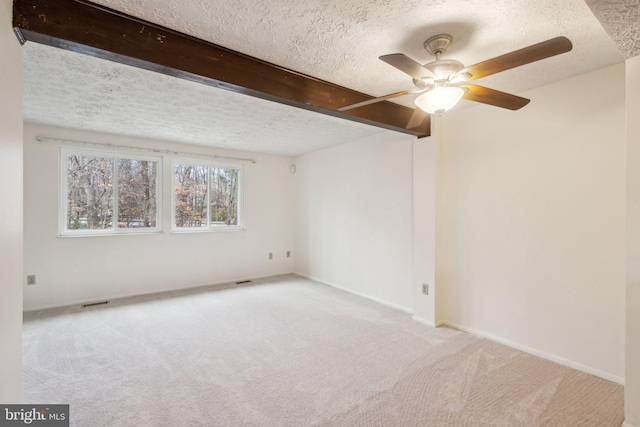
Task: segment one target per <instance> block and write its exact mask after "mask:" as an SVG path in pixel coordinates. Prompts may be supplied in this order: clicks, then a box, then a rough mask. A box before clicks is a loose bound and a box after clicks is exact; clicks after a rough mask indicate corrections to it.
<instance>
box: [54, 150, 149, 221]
mask: <svg viewBox="0 0 640 427" xmlns="http://www.w3.org/2000/svg"><path fill="white" fill-rule="evenodd" d="M65 151H67V150H65ZM68 151H71V150H68ZM68 151H67V153H66V154H65V157H64V159H65V163H64V165H63V166H62V173H65V174H66V177H65V178H66V205H67V208H66V218H64V228H63V229H62V233H64V232H65V231H82V230H86V231H90V230H96V231H99V232H100V233H101V234H102V233H103V232H106V233H108V232H109V231H111V232H117V231H118V230H123V231H124V230H125V229H134V228H135V229H145V228H147V229H148V228H156V227H157V226H158V224H157V222H158V199H157V191H158V190H157V186H158V182H157V180H158V165H159V163H158V161H154V160H136V159H130V158H121V157H119V156H117V155H109V154H110V153H107V154H105V155H91V154H90V153H84V154H80V153H73V152H72V153H68ZM71 234H73V233H71ZM78 234H82V233H78Z"/></svg>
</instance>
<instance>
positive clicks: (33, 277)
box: [27, 274, 36, 285]
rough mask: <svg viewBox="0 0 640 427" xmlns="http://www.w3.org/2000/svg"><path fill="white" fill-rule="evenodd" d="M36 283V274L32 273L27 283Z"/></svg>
mask: <svg viewBox="0 0 640 427" xmlns="http://www.w3.org/2000/svg"><path fill="white" fill-rule="evenodd" d="M35 284H36V275H35V274H30V275H28V276H27V285H35Z"/></svg>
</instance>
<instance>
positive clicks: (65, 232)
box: [58, 147, 163, 237]
mask: <svg viewBox="0 0 640 427" xmlns="http://www.w3.org/2000/svg"><path fill="white" fill-rule="evenodd" d="M68 155H83V156H95V157H105V158H112V159H113V169H114V170H113V179H114V182H113V185H114V186H113V188H114V193H113V194H114V196H113V220H112V223H113V225H112V227H111V228H109V229H99V230H87V229H82V230H69V229H67V214H68V211H67V209H68V206H67V205H68V197H69V191H68V190H69V189H68V176H67V156H68ZM117 159H131V160H146V161H150V162H156V163H157V166H156V226H155V227H148V228H118V226H117V224H118V188H119V186H118V165H117ZM59 163H60V168H59V173H58V174H59V178H60V181H59V185H58V188H59V193H60V194H59V197H58V204H59V214H58V217H59V226H58V227H59V231H58V235H59V236H60V237H78V236H114V235H126V234H154V233H161V232H162V206H163V205H162V179H163V167H162V157H155V156H145V155H135V154H129V153H122V152H118V151H107V150H94V149H85V148H76V147H60V159H59Z"/></svg>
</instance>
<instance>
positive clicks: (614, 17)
mask: <svg viewBox="0 0 640 427" xmlns="http://www.w3.org/2000/svg"><path fill="white" fill-rule="evenodd" d="M586 2H587V4H588V5H589V7H590V8H591V10H592V11H593V14H594V15H595V16H596V17H597V18H598V20H599V21H600V23H602V26H603V27H604V28H605V30H607V32H608V33H609V35H610V36H611V38H612V39H613V41H614V42H615V43H616V45H617V46H618V49H620V52H622V55H623V56H624V57H625V58H627V59H628V58H633V57H634V56H638V55H640V0H586Z"/></svg>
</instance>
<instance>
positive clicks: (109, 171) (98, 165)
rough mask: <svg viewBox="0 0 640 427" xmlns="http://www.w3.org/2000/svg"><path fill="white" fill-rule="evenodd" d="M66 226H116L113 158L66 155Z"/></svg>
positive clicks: (70, 228)
mask: <svg viewBox="0 0 640 427" xmlns="http://www.w3.org/2000/svg"><path fill="white" fill-rule="evenodd" d="M67 189H68V192H67V229H69V230H78V229H88V230H99V229H105V228H111V227H112V225H113V201H112V200H113V197H112V196H113V159H111V158H105V157H94V156H81V155H68V156H67Z"/></svg>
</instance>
